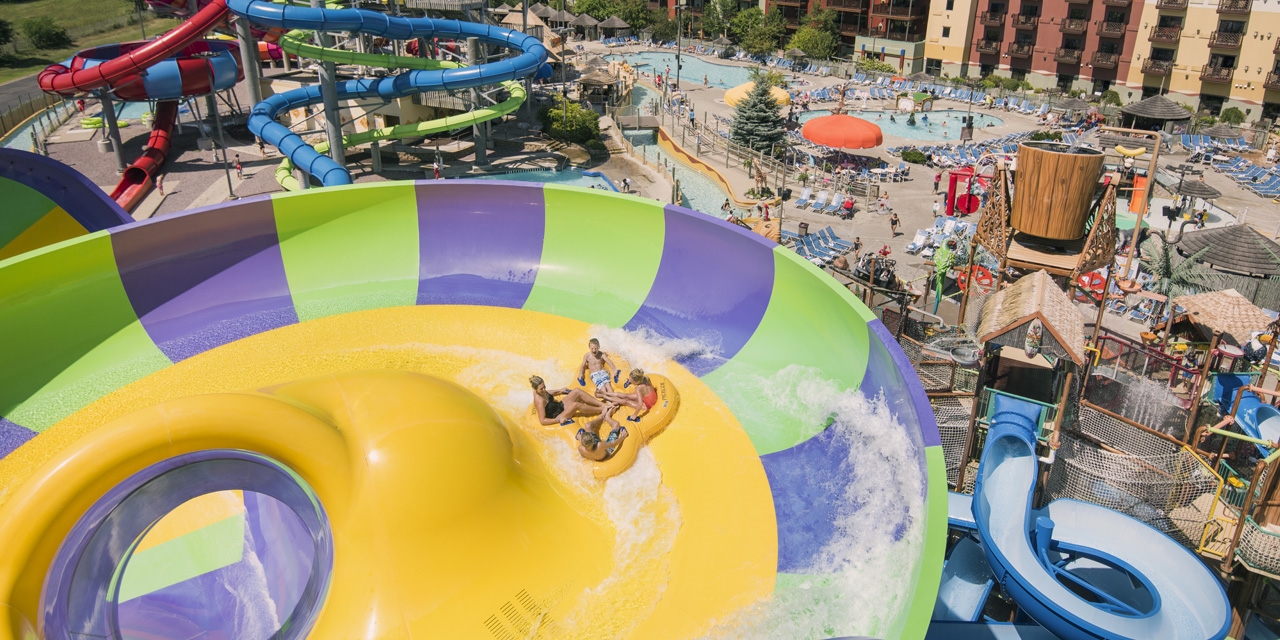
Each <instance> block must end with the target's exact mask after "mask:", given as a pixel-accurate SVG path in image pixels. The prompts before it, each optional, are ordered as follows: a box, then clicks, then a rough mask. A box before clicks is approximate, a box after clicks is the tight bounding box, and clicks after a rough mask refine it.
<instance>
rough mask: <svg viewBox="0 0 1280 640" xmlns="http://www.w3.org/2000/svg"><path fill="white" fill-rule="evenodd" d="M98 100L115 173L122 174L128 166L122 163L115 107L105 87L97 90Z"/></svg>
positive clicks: (121, 146) (122, 151)
mask: <svg viewBox="0 0 1280 640" xmlns="http://www.w3.org/2000/svg"><path fill="white" fill-rule="evenodd" d="M98 99H99V100H100V101H102V121H103V122H104V123H106V125H107V137H109V138H111V149H112V150H113V151H114V152H115V154H116V173H124V169H125V167H127V166H129V165H128V163H126V162H125V161H124V149H123V145H122V144H121V143H120V127H119V125H117V124H116V107H115V105H114V104H113V103H112V102H111V92H109V91H107V88H106V87H103V88H101V89H98Z"/></svg>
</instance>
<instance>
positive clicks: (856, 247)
mask: <svg viewBox="0 0 1280 640" xmlns="http://www.w3.org/2000/svg"><path fill="white" fill-rule="evenodd" d="M861 253H862V236H854V237H853V259H854V260H857V259H858V255H859V254H861Z"/></svg>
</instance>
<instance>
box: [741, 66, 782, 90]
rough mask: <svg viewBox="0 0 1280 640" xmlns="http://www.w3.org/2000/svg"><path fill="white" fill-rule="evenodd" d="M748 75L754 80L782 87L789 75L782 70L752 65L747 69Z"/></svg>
mask: <svg viewBox="0 0 1280 640" xmlns="http://www.w3.org/2000/svg"><path fill="white" fill-rule="evenodd" d="M747 77H748V78H751V81H752V82H763V83H764V84H765V85H766V86H770V87H781V86H782V83H783V82H786V80H787V76H786V75H784V74H783V73H782V72H781V71H778V70H777V69H766V68H764V67H751V68H750V69H748V70H747Z"/></svg>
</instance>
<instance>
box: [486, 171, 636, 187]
mask: <svg viewBox="0 0 1280 640" xmlns="http://www.w3.org/2000/svg"><path fill="white" fill-rule="evenodd" d="M466 178H467V179H468V180H513V181H515V182H547V183H551V184H564V185H569V186H571V187H588V188H590V187H595V188H596V189H604V190H605V191H612V190H613V189H610V188H609V185H608V183H606V182H605V181H604V179H602V178H596V177H592V176H587V175H583V173H582V172H581V171H573V170H568V171H553V170H547V171H521V172H518V173H493V174H489V175H475V176H473V175H467V176H466Z"/></svg>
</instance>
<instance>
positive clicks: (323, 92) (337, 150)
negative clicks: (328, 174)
mask: <svg viewBox="0 0 1280 640" xmlns="http://www.w3.org/2000/svg"><path fill="white" fill-rule="evenodd" d="M320 4H321V3H320V0H311V7H312V8H313V9H320V8H322V7H321V6H320ZM316 38H317V39H319V41H320V42H319V44H320V46H322V47H324V48H326V49H327V48H329V47H330V46H331V44H330V40H329V36H327V35H325V34H324V33H322V32H320V31H317V32H316ZM337 78H338V67H337V65H336V64H334V63H332V62H321V63H320V98H321V99H322V100H323V101H324V128H325V131H326V132H327V133H328V135H329V157H331V158H333V161H334V162H336V163H338V164H339V165H340V166H342V168H344V169H345V168H346V167H347V154H346V150H345V149H343V148H342V114H341V113H340V112H339V111H338V85H337V84H336V82H337Z"/></svg>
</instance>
